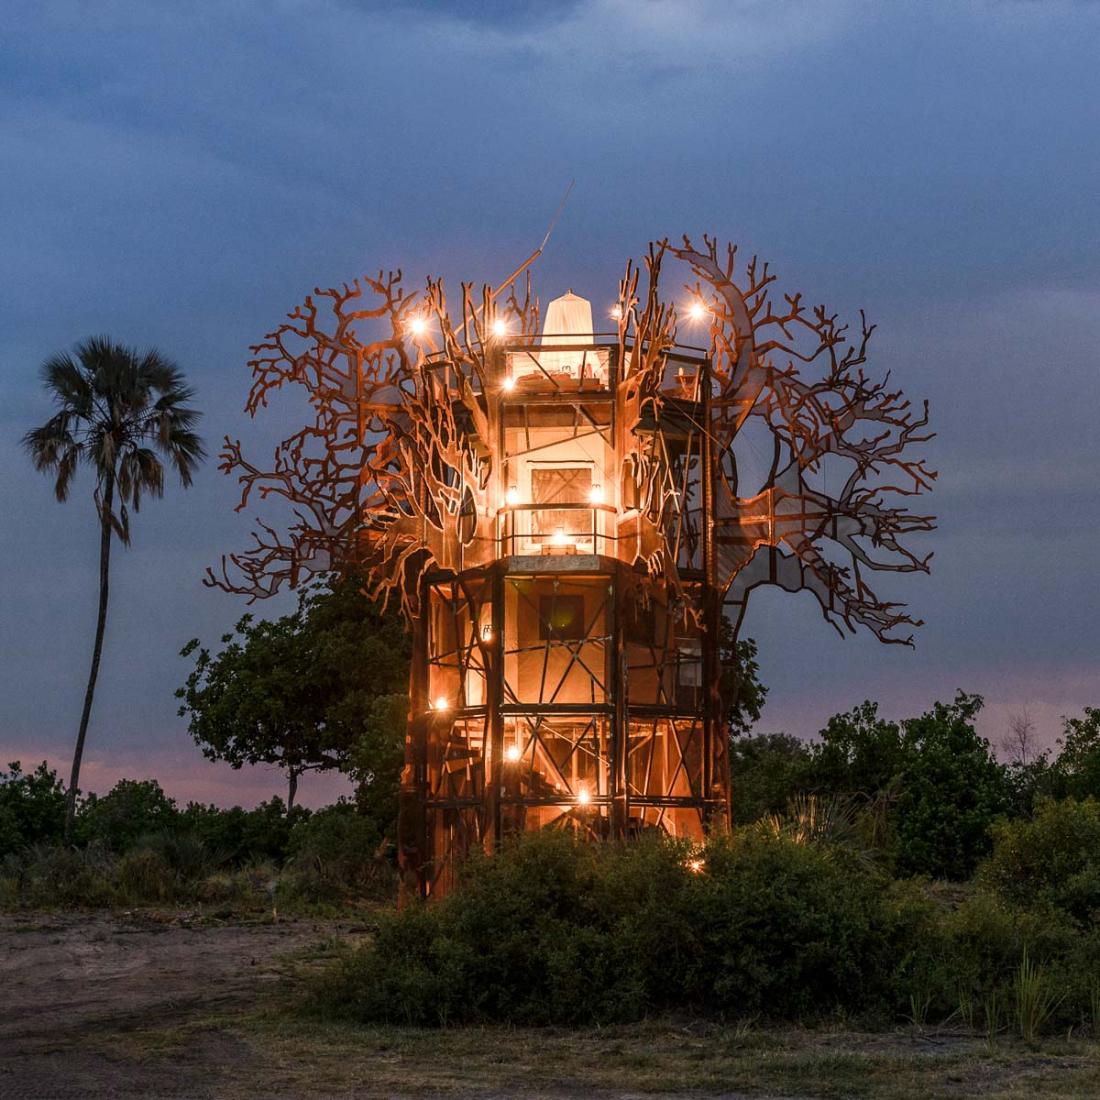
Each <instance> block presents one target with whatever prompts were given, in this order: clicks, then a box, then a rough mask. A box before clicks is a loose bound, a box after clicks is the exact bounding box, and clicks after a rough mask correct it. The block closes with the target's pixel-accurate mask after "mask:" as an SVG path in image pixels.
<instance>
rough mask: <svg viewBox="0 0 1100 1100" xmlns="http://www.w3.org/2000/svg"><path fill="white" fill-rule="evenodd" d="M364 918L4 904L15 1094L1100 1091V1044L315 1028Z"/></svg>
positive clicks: (713, 1030) (589, 1099) (4, 981)
mask: <svg viewBox="0 0 1100 1100" xmlns="http://www.w3.org/2000/svg"><path fill="white" fill-rule="evenodd" d="M362 934H363V933H362V929H358V928H356V927H355V926H354V925H353V924H351V923H349V922H318V921H307V920H288V921H280V922H279V923H253V924H247V923H223V922H219V921H213V920H201V919H198V918H197V917H196V916H195V915H193V914H190V915H189V914H179V913H132V914H113V915H112V914H65V915H11V914H8V915H3V914H0V1100H30V1098H34V1100H48V1098H53V1097H65V1098H70V1097H72V1098H90V1097H112V1098H120V1100H131V1098H138V1097H141V1098H147V1097H149V1098H157V1097H195V1098H205V1097H210V1098H217V1100H241V1098H245V1097H279V1098H283V1097H286V1098H289V1097H357V1098H358V1097H391V1096H392V1097H403V1096H417V1097H428V1096H448V1097H455V1096H470V1097H480V1098H482V1100H501V1098H504V1097H517V1098H519V1097H526V1098H528V1100H535V1098H538V1100H569V1098H577V1097H583V1098H585V1100H612V1098H614V1100H628V1098H632V1097H642V1096H646V1097H653V1096H690V1097H697V1098H702V1097H709V1098H719V1097H722V1098H726V1100H735V1098H737V1097H749V1096H768V1097H788V1098H791V1100H798V1098H809V1097H844V1096H867V1097H886V1098H892V1100H903V1098H906V1097H919V1098H920V1100H934V1098H936V1097H940V1096H943V1097H970V1096H977V1095H981V1096H983V1097H997V1098H1001V1100H1023V1098H1025V1097H1032V1096H1046V1097H1066V1098H1071V1097H1095V1096H1098V1095H1100V1048H1098V1047H1097V1045H1096V1044H1095V1043H1093V1042H1090V1041H1085V1040H1080V1039H1074V1038H1072V1037H1070V1038H1067V1039H1062V1040H1052V1041H1049V1042H1046V1043H1044V1044H1043V1047H1042V1048H1041V1049H1036V1048H1027V1047H1023V1046H1022V1045H1020V1044H1012V1043H1009V1042H998V1043H997V1044H996V1045H990V1044H989V1043H988V1042H986V1041H985V1040H983V1039H980V1038H979V1037H976V1036H962V1035H952V1034H942V1035H934V1034H933V1035H929V1034H925V1033H916V1032H895V1033H889V1034H886V1035H883V1034H875V1035H869V1034H860V1033H854V1032H844V1031H798V1030H794V1029H792V1030H790V1031H765V1030H753V1029H749V1028H744V1027H741V1028H721V1027H718V1026H716V1025H713V1024H705V1023H700V1022H698V1021H690V1020H688V1021H680V1022H677V1021H668V1020H666V1021H660V1022H655V1023H652V1024H638V1025H631V1026H629V1027H621V1028H609V1029H602V1030H600V1029H595V1030H587V1031H584V1032H569V1031H531V1030H527V1031H525V1030H508V1029H503V1028H496V1029H494V1028H485V1029H479V1028H458V1029H451V1030H448V1031H431V1032H417V1031H412V1030H410V1029H400V1028H354V1027H350V1026H341V1025H329V1024H317V1023H311V1022H308V1021H303V1020H302V1019H300V1018H298V1017H296V1016H295V1015H293V1014H292V1013H290V1012H288V1011H286V1009H285V1002H286V998H287V996H288V990H289V988H290V983H292V982H293V977H294V975H295V974H297V973H300V971H301V970H302V969H303V967H307V966H309V965H311V963H310V962H309V960H310V959H311V958H316V957H317V956H318V955H320V954H324V952H325V949H326V945H329V946H331V944H332V942H333V939H334V938H339V939H358V938H360V937H361V936H362Z"/></svg>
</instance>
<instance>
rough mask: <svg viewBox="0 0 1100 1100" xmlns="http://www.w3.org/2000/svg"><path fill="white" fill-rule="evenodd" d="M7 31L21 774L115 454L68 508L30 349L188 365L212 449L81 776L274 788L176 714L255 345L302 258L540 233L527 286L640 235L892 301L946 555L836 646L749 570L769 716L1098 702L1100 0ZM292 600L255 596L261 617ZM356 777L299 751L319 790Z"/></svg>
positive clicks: (122, 659)
mask: <svg viewBox="0 0 1100 1100" xmlns="http://www.w3.org/2000/svg"><path fill="white" fill-rule="evenodd" d="M4 14H5V18H4V24H5V27H4V30H5V33H4V34H3V37H2V39H0V75H2V81H0V156H2V158H3V159H2V166H0V168H2V170H0V211H2V215H3V218H2V225H3V244H2V245H0V265H2V283H0V292H2V293H0V312H2V329H0V331H2V333H3V343H2V349H0V370H2V375H0V377H2V379H3V401H2V402H0V469H2V470H3V476H2V478H0V494H2V496H0V514H2V516H3V519H2V521H0V556H2V563H3V585H2V588H0V767H2V766H3V764H5V763H6V762H7V761H9V760H16V759H21V760H22V761H23V763H24V765H25V766H26V765H33V764H34V763H37V762H38V761H39V760H41V759H43V758H47V759H49V760H50V762H51V763H53V764H55V765H59V766H61V767H62V770H63V772H64V773H65V774H66V775H67V768H68V763H67V762H68V758H69V756H70V754H71V749H72V741H73V739H74V737H75V733H76V726H77V721H78V718H79V712H80V703H81V699H82V695H83V691H84V686H85V681H86V676H87V664H88V659H89V656H90V651H91V645H92V637H93V632H94V626H95V604H96V598H97V591H96V577H97V543H96V537H97V536H96V519H95V514H94V510H93V506H92V502H91V492H92V487H93V486H92V482H91V480H90V478H89V477H88V475H87V473H86V472H85V473H84V474H83V475H82V476H81V477H79V478H78V480H77V484H76V489H75V491H74V494H73V497H72V499H71V501H70V502H69V503H68V504H66V505H64V506H62V505H59V504H57V503H56V502H55V501H54V499H53V494H52V487H51V483H50V481H49V480H48V479H47V478H46V477H44V476H41V475H38V474H36V473H35V472H34V471H33V469H32V468H31V465H30V462H29V460H28V459H27V458H26V456H25V454H24V453H23V452H22V450H21V447H20V444H19V440H20V437H21V435H22V434H23V433H24V432H25V431H26V430H27V429H28V428H30V427H32V426H34V425H36V424H38V423H40V422H42V421H44V420H45V419H46V418H47V416H48V415H49V413H50V405H49V403H48V401H47V399H46V398H45V396H44V395H43V393H42V392H41V390H40V387H39V383H38V377H37V369H38V366H39V364H40V363H41V361H42V360H43V359H44V358H45V357H46V356H47V355H49V354H50V353H52V352H55V351H58V350H63V349H67V348H70V347H71V346H72V345H73V344H74V343H75V342H76V341H78V340H80V339H82V338H84V337H87V336H89V335H92V334H97V333H107V334H110V335H111V336H112V337H114V338H115V339H117V340H121V341H124V342H127V343H133V344H137V345H141V346H145V345H155V346H156V347H157V348H159V349H160V350H161V351H163V352H164V353H166V354H168V355H170V356H171V357H173V358H174V359H175V360H176V361H177V362H178V363H179V364H180V365H181V366H182V367H183V368H184V370H185V371H186V372H187V375H188V377H189V379H190V380H191V381H192V383H193V384H194V385H195V387H196V389H197V391H198V397H197V404H198V405H199V407H200V408H202V409H203V411H204V413H205V417H204V420H203V422H202V425H201V429H202V433H203V435H204V437H205V439H206V442H207V446H208V450H209V451H210V453H211V456H212V459H211V461H209V462H208V463H207V464H206V466H205V467H204V468H203V469H202V471H201V472H200V474H199V476H198V478H197V480H196V484H195V487H194V488H193V489H192V490H190V491H188V492H183V491H181V490H180V489H179V488H178V486H177V485H175V484H171V485H170V487H169V489H168V492H167V494H166V496H165V499H164V500H163V501H153V502H149V503H148V504H147V506H144V507H143V508H142V511H141V513H140V515H139V516H138V517H137V518H136V520H135V522H134V526H133V546H132V548H131V549H129V550H121V549H119V550H116V552H115V558H114V566H115V569H114V574H113V581H112V602H111V609H110V620H109V624H108V632H107V643H106V648H105V653H104V663H103V669H102V673H101V676H100V682H99V690H98V695H97V698H96V705H95V710H94V712H93V715H92V724H91V728H90V731H89V740H88V748H87V751H86V754H85V769H84V773H83V776H82V786H84V787H85V788H88V789H92V790H99V791H101V792H102V791H104V790H106V789H107V788H108V787H109V786H110V785H111V784H112V783H113V782H114V780H115V779H116V778H118V777H119V776H123V775H125V776H130V777H145V776H156V777H157V778H159V779H160V781H161V783H162V785H163V786H164V787H165V788H166V790H167V791H168V792H169V793H170V794H172V795H173V796H175V797H177V798H179V799H181V800H185V799H188V798H201V799H204V800H214V801H218V802H222V803H233V802H242V803H244V804H246V805H248V804H252V803H254V802H256V801H257V800H259V799H261V798H266V797H268V796H270V794H272V793H283V791H284V787H283V782H282V779H281V777H280V776H279V775H278V774H277V773H275V772H273V771H271V770H268V769H253V770H251V771H246V772H233V771H231V770H230V769H229V768H227V767H216V766H213V765H210V764H207V763H205V762H204V761H203V759H202V757H201V755H200V753H199V751H198V749H197V748H196V747H195V746H194V745H193V743H192V742H191V740H190V737H189V735H188V733H187V730H186V726H185V723H184V721H183V720H182V719H180V718H178V717H177V716H176V705H177V704H176V700H175V699H174V698H173V692H174V690H175V688H176V687H178V686H179V684H181V683H182V681H183V680H184V678H185V677H186V675H187V672H188V667H189V666H188V662H186V661H184V660H183V659H181V658H180V657H179V656H178V653H179V650H180V648H181V647H182V646H183V644H184V643H185V642H186V641H187V640H188V639H190V638H192V637H195V636H198V637H200V638H201V639H203V640H204V641H206V642H215V641H216V640H217V638H218V636H219V635H220V634H221V633H222V632H223V631H225V630H226V629H227V628H228V627H229V626H231V624H232V623H233V622H234V621H235V620H236V619H237V618H238V617H239V616H240V615H241V614H242V613H243V612H244V610H245V607H244V605H243V604H242V602H241V601H240V600H239V599H236V598H234V597H231V596H227V595H225V594H223V593H219V592H215V591H211V590H209V589H206V588H204V587H203V586H202V583H201V579H202V575H203V571H204V568H205V567H206V566H207V565H208V564H214V563H216V562H217V560H218V559H219V557H220V555H221V554H222V553H223V552H226V551H229V550H233V549H237V548H241V547H243V546H244V545H245V543H246V542H247V536H248V533H249V530H250V529H251V518H252V516H251V514H250V513H246V514H243V515H237V514H235V513H234V511H233V508H234V505H235V504H236V500H237V488H236V485H235V483H234V482H233V481H232V480H230V479H228V478H226V477H224V476H223V475H222V474H220V473H219V472H218V470H217V468H216V462H215V461H214V460H213V456H214V455H216V452H217V451H218V449H219V447H220V444H221V440H222V437H223V436H225V435H226V434H229V435H231V436H233V437H241V438H242V439H243V440H244V441H245V444H246V447H249V448H250V449H251V450H252V451H253V453H257V454H260V455H264V454H266V453H268V451H269V449H270V442H271V441H272V440H273V439H275V438H277V437H279V436H280V435H282V434H286V432H287V430H288V429H289V428H292V427H293V415H294V410H292V409H280V410H276V411H275V412H274V413H273V414H272V416H271V417H270V418H268V422H266V423H263V424H260V423H257V424H251V423H250V422H249V421H248V420H247V418H246V417H245V416H244V414H243V412H242V405H243V403H244V399H245V396H246V393H247V389H248V385H249V375H248V370H247V367H246V365H245V364H246V361H247V359H248V345H249V344H250V343H252V342H254V341H256V340H257V339H258V338H260V337H261V336H262V335H263V334H264V333H265V332H267V331H269V330H270V329H271V328H272V327H274V326H275V325H276V324H277V323H278V322H279V321H280V319H281V318H282V316H283V315H284V314H285V312H286V311H287V310H288V309H289V308H291V307H292V306H293V305H294V304H296V303H297V302H298V301H300V300H301V298H302V297H303V296H304V295H305V294H306V293H309V291H310V290H311V289H312V288H313V287H314V286H315V285H317V284H318V283H320V284H322V285H325V286H328V285H332V284H333V283H339V282H341V281H344V280H348V279H351V278H354V277H355V276H356V275H359V274H362V273H364V272H376V271H377V270H379V269H380V268H385V269H389V268H396V267H400V268H402V269H403V270H404V272H405V276H406V281H407V283H408V284H410V285H412V286H419V285H421V284H422V282H423V279H424V277H425V276H426V275H428V274H433V273H441V274H443V275H444V276H445V277H446V278H447V279H448V281H449V282H451V283H457V281H458V280H459V279H466V280H470V281H473V282H475V283H478V284H480V283H482V282H490V283H491V282H494V281H496V280H498V279H500V278H501V277H502V276H503V275H504V274H506V273H507V272H508V271H510V270H511V269H512V268H514V267H515V266H516V264H517V263H518V262H519V261H520V260H522V259H523V258H524V257H526V256H527V255H528V254H529V253H530V252H531V250H532V249H533V248H534V246H535V245H536V244H537V243H538V241H539V240H540V238H541V237H542V235H543V233H544V232H545V229H546V226H547V223H548V221H549V219H550V217H551V215H552V214H553V212H554V210H555V208H556V207H557V205H558V203H559V201H560V198H561V195H562V193H563V192H564V190H565V188H566V186H567V184H568V183H569V181H570V180H571V179H574V178H575V179H576V187H575V189H574V191H573V194H572V196H571V198H570V200H569V202H568V204H567V206H566V208H565V211H564V214H563V216H562V218H561V220H560V223H559V224H558V226H557V228H556V230H555V233H554V236H553V238H552V240H551V243H550V246H549V248H548V249H547V252H546V254H545V255H544V257H543V258H542V260H541V261H540V262H539V264H538V266H537V268H536V270H535V284H536V289H537V291H538V292H539V294H540V296H541V298H542V300H543V301H546V300H548V299H549V298H552V297H554V296H556V295H557V294H560V293H562V292H563V291H564V290H565V289H566V287H572V288H573V289H575V290H576V291H577V292H578V293H580V294H583V295H585V296H587V297H589V298H591V299H592V301H593V303H594V305H595V306H596V308H597V309H601V310H602V309H606V307H607V306H608V305H610V304H611V302H612V301H613V300H614V297H615V294H616V285H617V279H618V277H619V275H620V273H621V270H622V266H623V264H624V263H625V260H626V259H627V257H629V256H640V255H641V254H642V253H643V252H644V250H645V247H646V245H647V242H649V241H650V240H652V239H654V238H659V237H663V236H666V235H667V236H672V237H678V236H679V235H680V234H682V233H685V232H686V233H689V234H692V235H694V236H701V235H702V233H703V232H710V233H714V234H717V235H719V236H720V237H722V238H724V239H730V240H734V241H738V242H740V244H741V247H742V249H743V250H744V251H745V252H746V253H752V252H759V253H760V254H761V256H762V257H764V258H767V259H768V260H770V261H771V262H772V264H773V266H774V268H775V270H776V271H777V273H778V274H779V277H780V284H781V286H782V287H783V288H785V289H788V290H802V291H803V292H804V293H805V295H806V296H807V297H808V298H809V299H811V300H812V301H814V302H817V301H825V302H827V303H829V304H830V305H831V306H832V307H833V308H835V309H837V310H838V311H840V312H841V313H842V314H845V315H848V316H853V317H858V310H859V309H860V308H861V307H862V308H864V309H866V311H867V313H868V315H869V317H870V319H871V320H873V321H874V322H876V323H877V324H878V326H879V328H878V331H877V332H876V334H875V337H874V339H873V341H872V346H871V352H872V354H871V370H872V371H873V372H874V373H875V374H876V375H881V374H882V373H884V372H886V371H887V370H889V371H891V372H892V379H893V380H894V381H895V382H897V383H898V384H899V385H900V386H902V387H903V388H904V389H905V390H906V392H907V393H908V394H909V395H910V396H911V397H913V398H928V399H929V401H930V402H931V412H932V422H933V427H934V429H935V430H936V431H937V432H938V436H937V438H936V439H935V440H934V441H933V443H932V444H930V445H929V446H928V447H927V453H928V455H929V457H930V459H931V462H932V464H933V465H934V466H936V467H938V469H939V471H940V481H939V484H938V486H937V489H936V491H935V493H934V494H933V495H932V497H931V498H930V501H929V508H930V509H931V510H933V511H935V512H936V513H937V514H938V516H939V529H938V530H937V531H936V532H935V533H934V534H932V535H928V536H924V537H923V539H922V541H921V542H920V543H919V546H920V548H921V549H922V550H924V549H926V550H934V551H935V558H934V559H933V570H932V573H931V575H930V576H929V577H920V576H918V577H913V576H906V577H902V578H898V579H897V583H894V584H890V585H888V586H887V588H888V591H889V592H890V593H891V594H893V595H896V596H897V597H899V598H902V599H905V600H906V601H908V602H909V604H910V606H911V608H912V610H913V612H914V613H915V614H916V615H917V616H918V617H921V618H923V619H924V620H925V623H926V625H925V626H924V627H923V628H922V629H921V630H919V631H918V632H917V639H916V648H915V649H912V650H911V649H906V648H904V647H900V646H889V647H887V646H882V645H880V644H879V643H878V642H876V641H875V639H874V638H872V637H870V636H869V635H868V636H858V637H852V638H847V639H843V640H842V639H841V638H839V637H838V636H837V635H836V633H835V632H834V631H833V630H832V629H831V628H830V627H829V626H827V625H826V624H825V623H824V622H823V620H822V618H821V615H820V611H819V609H818V607H817V605H816V604H815V602H814V600H813V599H812V597H811V596H809V595H808V594H803V595H801V596H798V597H794V596H789V595H786V594H784V593H781V592H780V593H767V592H760V593H757V594H756V595H755V596H754V599H753V603H752V605H751V607H750V611H749V618H748V622H747V633H748V634H749V635H751V636H753V637H755V638H756V639H757V641H758V643H759V646H760V663H761V667H762V677H763V680H764V682H765V683H766V684H767V685H768V687H769V688H770V695H769V700H768V705H767V708H766V711H765V714H764V717H763V721H762V723H761V727H760V728H761V729H763V730H786V731H789V732H791V733H796V734H799V735H801V736H810V735H812V734H813V733H814V732H815V731H816V730H818V729H819V728H821V726H822V725H824V723H825V721H826V719H827V718H828V717H829V715H830V714H832V713H834V712H836V711H838V710H844V709H848V708H849V707H851V706H853V705H855V704H856V703H859V702H860V701H861V700H863V699H865V698H871V699H876V700H878V701H879V702H880V704H881V706H882V709H883V711H884V713H885V714H886V715H887V716H889V717H898V718H900V717H904V716H907V715H910V714H915V713H918V712H919V711H920V710H923V709H925V708H926V707H928V706H929V705H930V704H931V703H932V702H933V701H934V700H936V699H947V698H950V697H951V696H952V695H953V694H954V692H955V690H956V689H957V688H963V689H965V690H967V691H972V692H977V693H980V694H982V695H984V696H985V698H986V704H987V705H986V710H985V712H984V714H983V716H982V720H981V726H980V728H981V731H982V732H983V733H985V734H986V736H988V737H990V738H991V739H992V740H994V741H997V740H999V738H1000V737H1001V735H1002V734H1003V732H1004V730H1005V728H1006V726H1007V723H1008V721H1009V719H1010V717H1011V716H1012V715H1013V714H1016V713H1018V712H1020V711H1022V709H1023V708H1024V707H1027V708H1028V710H1029V712H1030V714H1031V715H1032V717H1033V718H1034V719H1035V721H1036V724H1037V727H1038V730H1039V733H1040V735H1041V736H1042V738H1043V739H1044V740H1045V741H1046V742H1052V741H1053V739H1054V738H1055V737H1056V735H1057V733H1058V730H1059V727H1060V716H1061V715H1063V714H1066V715H1072V714H1076V713H1078V712H1079V711H1080V709H1081V707H1083V706H1085V705H1100V586H1098V585H1097V581H1096V578H1095V573H1096V570H1097V568H1098V567H1100V545H1098V534H1100V448H1098V445H1097V438H1098V433H1097V418H1098V406H1100V64H1098V58H1100V4H1092V3H1078V4H1072V3H1058V2H1047V3H1039V2H1036V3H1010V2H988V3H974V4H964V3H959V2H954V3H942V4H939V3H920V4H917V3H914V4H904V3H899V4H881V3H858V2H836V3H823V2H808V3H798V2H793V0H791V2H780V0H773V2H770V3H767V2H736V0H730V2H720V0H714V2H705V0H680V2H672V0H669V2H665V0H578V2H576V3H557V4H555V3H551V2H549V0H546V2H541V3H539V2H533V0H515V2H507V0H481V2H477V0H460V2H457V3H444V2H438V3H431V2H426V0H425V2H415V0H407V2H400V0H393V2H377V3H372V2H369V0H364V2H354V0H344V2H322V0H314V2H297V0H273V2H267V3H251V2H245V0H239V2H228V3H227V2H223V3H215V4H204V3H193V4H185V5H181V4H168V3H158V2H154V0H145V2H143V3H136V2H135V3H110V2H103V3H67V4H66V3H49V2H33V3H20V2H9V3H7V4H6V5H5V8H4ZM286 607H287V604H286V602H285V601H284V602H280V603H278V604H275V603H272V604H269V605H268V606H261V607H259V608H257V609H254V610H258V611H259V613H261V614H272V615H274V614H279V613H281V612H283V611H284V610H285V609H286ZM340 789H342V788H341V786H340V782H339V780H331V781H330V780H328V779H316V778H313V779H307V780H306V781H305V783H304V784H303V795H304V801H306V802H307V803H311V802H312V803H317V802H318V801H324V800H325V799H327V798H329V797H331V795H332V794H333V793H334V792H336V791H338V790H340Z"/></svg>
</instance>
